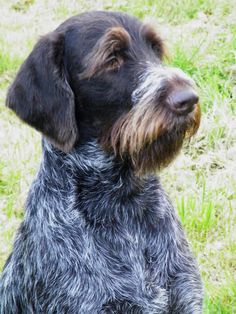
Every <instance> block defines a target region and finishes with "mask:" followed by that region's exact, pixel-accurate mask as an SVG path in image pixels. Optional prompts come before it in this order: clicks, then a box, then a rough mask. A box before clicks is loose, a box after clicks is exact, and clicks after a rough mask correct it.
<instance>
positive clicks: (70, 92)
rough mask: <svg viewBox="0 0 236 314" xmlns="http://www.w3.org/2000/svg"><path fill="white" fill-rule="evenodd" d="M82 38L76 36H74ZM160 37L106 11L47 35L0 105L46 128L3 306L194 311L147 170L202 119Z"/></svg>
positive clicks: (176, 226)
mask: <svg viewBox="0 0 236 314" xmlns="http://www.w3.org/2000/svg"><path fill="white" fill-rule="evenodd" d="M78 43H79V44H78ZM163 54H164V46H163V44H162V41H161V39H160V38H159V36H158V35H156V34H155V33H154V31H153V30H151V29H150V28H149V27H148V28H146V27H144V26H143V25H142V24H141V23H140V22H139V21H138V20H136V19H135V18H132V17H129V16H128V15H126V14H122V13H114V12H91V13H85V14H82V15H79V16H77V17H73V18H71V19H69V20H68V21H66V22H65V23H63V24H62V25H61V26H60V27H59V28H58V29H56V30H55V31H54V32H53V33H51V34H49V35H47V36H46V37H44V38H43V39H42V40H41V41H40V42H39V43H38V44H37V45H36V47H35V48H34V50H33V52H32V53H31V54H30V56H29V57H28V59H27V60H26V62H25V63H24V65H23V66H22V68H21V69H20V71H19V73H18V74H17V76H16V79H15V81H14V83H13V85H12V86H11V88H10V89H9V92H8V96H7V105H8V106H9V107H10V108H11V109H12V110H14V111H15V112H16V113H17V114H18V115H19V116H20V118H21V119H22V120H24V121H25V122H27V123H28V124H30V125H32V126H33V127H35V128H36V129H38V130H40V131H41V132H42V133H43V136H44V137H43V138H44V139H43V159H42V162H41V166H40V169H39V172H38V174H37V176H36V178H35V180H34V182H33V184H32V186H31V189H30V192H29V195H28V198H27V202H26V206H25V217H24V221H23V222H22V224H21V226H20V228H19V230H18V233H17V236H16V240H15V244H14V248H13V251H12V253H11V255H10V257H9V258H8V260H7V262H6V265H5V267H4V270H3V273H2V276H1V280H0V314H22V313H23V314H31V313H34V314H45V313H47V314H55V313H58V314H59V313H60V314H63V313H68V314H96V313H97V314H102V313H103V314H105V313H107V314H112V313H114V314H115V313H116V314H118V313H122V314H154V313H155V314H165V313H166V314H167V313H168V314H170V313H172V314H174V313H175V314H177V313H178V314H200V313H201V312H202V285H201V279H200V275H199V271H198V268H197V265H196V262H195V259H194V258H193V256H192V254H191V252H190V250H189V247H188V243H187V241H186V239H185V235H184V232H183V230H182V227H181V225H180V223H179V220H178V218H177V215H176V212H175V210H174V208H173V206H172V205H171V203H170V201H169V199H168V197H167V196H166V194H165V192H164V190H163V188H162V186H161V184H160V182H159V179H158V177H157V176H156V174H155V172H154V171H152V170H154V169H157V168H161V167H162V166H164V165H166V164H168V163H169V162H170V161H171V160H172V159H173V158H174V156H175V155H176V153H177V152H178V151H179V149H180V148H181V145H182V143H183V140H184V138H185V137H186V135H189V136H191V135H193V134H194V133H195V132H196V130H197V128H198V126H199V122H200V109H199V106H198V105H196V104H193V106H191V107H189V108H188V107H187V109H189V111H188V110H187V112H185V113H183V111H181V113H180V112H179V111H178V108H177V109H176V108H174V109H173V108H172V106H173V105H175V104H172V101H173V99H174V98H173V97H172V98H171V95H172V96H173V94H171V93H173V91H174V92H176V90H178V89H179V88H180V89H181V90H185V89H186V88H188V89H189V88H190V89H192V88H193V83H192V81H191V80H190V79H189V78H188V77H187V76H185V75H184V74H183V73H182V72H181V71H179V70H177V69H170V68H167V67H164V66H163V65H162V64H161V60H162V58H163Z"/></svg>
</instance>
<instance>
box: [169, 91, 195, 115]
mask: <svg viewBox="0 0 236 314" xmlns="http://www.w3.org/2000/svg"><path fill="white" fill-rule="evenodd" d="M198 100H199V98H198V95H197V94H196V92H195V91H194V90H193V89H191V88H186V89H178V90H174V91H172V92H171V93H170V95H169V97H168V103H169V105H170V108H171V109H172V110H173V111H174V112H176V113H177V114H187V113H189V112H191V111H193V109H194V105H196V104H197V103H198Z"/></svg>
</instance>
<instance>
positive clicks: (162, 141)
mask: <svg viewBox="0 0 236 314" xmlns="http://www.w3.org/2000/svg"><path fill="white" fill-rule="evenodd" d="M200 116H201V114H200V106H199V105H197V106H196V108H195V109H194V111H193V112H192V113H190V114H189V115H188V116H176V115H174V114H173V113H172V112H170V111H169V110H167V109H166V108H162V109H160V108H158V107H156V106H155V105H154V104H151V103H149V104H143V105H140V104H138V105H137V106H136V107H134V108H133V109H131V111H129V112H128V113H126V114H125V115H123V116H122V117H121V118H119V119H118V120H117V121H116V123H115V124H114V126H113V127H112V128H111V130H110V131H109V133H108V135H107V136H106V137H104V138H103V140H102V143H103V145H104V146H105V148H106V149H112V150H113V151H114V152H115V155H116V156H118V157H120V158H122V159H125V158H128V159H130V161H131V163H132V165H133V167H134V169H135V171H136V173H138V174H142V173H145V172H147V171H150V170H156V169H161V168H163V167H164V166H167V165H168V164H169V163H170V162H171V161H172V160H173V159H174V157H175V156H176V155H177V154H178V152H179V151H180V149H181V147H182V144H183V141H184V139H185V138H186V137H187V138H189V137H191V136H193V135H194V134H195V133H196V132H197V129H198V127H199V124H200Z"/></svg>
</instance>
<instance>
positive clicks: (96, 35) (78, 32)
mask: <svg viewBox="0 0 236 314" xmlns="http://www.w3.org/2000/svg"><path fill="white" fill-rule="evenodd" d="M114 27H121V28H124V29H125V30H126V31H127V32H128V34H129V35H130V37H131V39H132V41H135V42H137V41H140V40H142V35H144V33H143V34H142V30H143V29H144V28H145V26H144V25H143V23H142V22H141V21H140V20H138V19H137V18H136V17H133V16H130V15H128V14H126V13H122V12H107V11H92V12H86V13H82V14H80V15H77V16H75V17H72V18H70V19H69V20H67V21H66V22H64V23H63V24H61V25H60V26H59V28H58V30H59V31H64V30H66V32H67V34H68V35H69V41H70V43H69V44H71V47H72V48H76V45H75V44H74V43H75V42H77V43H78V45H77V47H78V49H81V48H82V50H86V51H88V50H89V48H90V47H89V46H91V47H93V46H94V44H95V43H96V42H97V41H98V40H99V39H100V38H101V37H102V36H103V35H104V34H105V33H106V31H107V30H109V29H111V28H114ZM72 45H73V46H72Z"/></svg>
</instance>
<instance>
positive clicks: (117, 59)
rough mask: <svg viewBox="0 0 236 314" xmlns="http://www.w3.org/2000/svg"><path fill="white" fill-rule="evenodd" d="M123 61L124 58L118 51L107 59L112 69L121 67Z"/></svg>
mask: <svg viewBox="0 0 236 314" xmlns="http://www.w3.org/2000/svg"><path fill="white" fill-rule="evenodd" d="M122 63H123V59H122V58H121V56H120V55H118V54H117V53H115V54H113V55H111V56H110V57H109V58H108V60H107V66H108V68H109V69H110V70H115V69H119V68H120V66H121V65H122Z"/></svg>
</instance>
